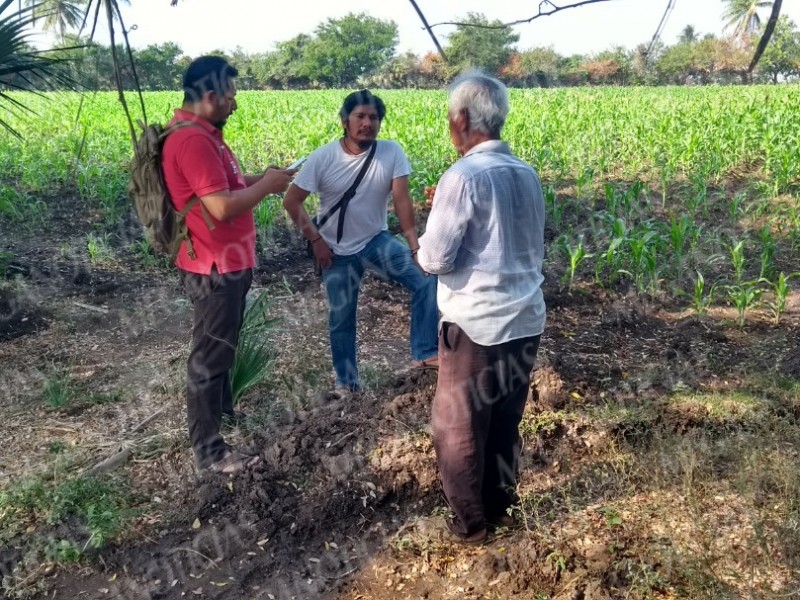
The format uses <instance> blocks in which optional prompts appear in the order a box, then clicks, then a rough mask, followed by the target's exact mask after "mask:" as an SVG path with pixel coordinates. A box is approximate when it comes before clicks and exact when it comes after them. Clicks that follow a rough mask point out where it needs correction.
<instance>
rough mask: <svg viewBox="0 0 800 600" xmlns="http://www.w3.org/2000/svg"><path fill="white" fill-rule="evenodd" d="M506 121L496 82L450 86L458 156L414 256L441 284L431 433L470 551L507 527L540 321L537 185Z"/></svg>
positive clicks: (475, 77)
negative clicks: (507, 134) (515, 150)
mask: <svg viewBox="0 0 800 600" xmlns="http://www.w3.org/2000/svg"><path fill="white" fill-rule="evenodd" d="M507 114H508V92H507V90H506V88H505V86H504V85H503V84H502V83H500V82H499V81H497V80H496V79H493V78H491V77H487V76H485V75H482V74H480V73H471V74H466V75H463V76H461V77H460V78H459V79H457V80H456V81H455V82H454V83H453V85H452V86H451V89H450V97H449V122H450V136H451V138H452V141H453V144H454V145H455V147H456V149H457V150H458V153H459V154H460V155H461V156H462V157H463V158H461V159H460V160H459V161H458V162H456V163H455V164H454V165H453V166H452V167H450V168H449V169H448V170H447V171H446V172H445V173H444V175H442V178H441V179H440V181H439V183H438V184H437V187H436V192H435V195H434V197H433V208H432V209H431V213H430V216H429V218H428V222H427V226H426V231H425V235H424V236H423V237H422V238H421V239H420V241H419V242H420V249H419V252H418V254H417V258H418V260H419V264H420V266H421V267H422V268H423V269H424V270H425V271H427V272H429V273H436V274H437V275H438V276H439V282H438V290H437V298H438V303H439V310H440V311H441V313H442V317H441V322H440V331H439V382H438V385H437V388H436V397H435V399H434V401H433V409H432V425H433V442H434V446H435V449H436V459H437V462H438V465H439V471H440V476H441V479H442V486H443V488H444V492H445V495H446V496H447V500H448V502H449V504H450V508H451V509H452V512H453V517H452V518H451V519H450V520H449V523H448V525H449V528H450V532H451V533H452V534H453V535H454V536H455V538H456V539H457V540H459V541H462V542H464V543H475V544H479V543H482V542H483V541H485V540H486V538H487V535H488V533H487V526H488V527H492V526H510V525H511V524H513V520H512V519H511V517H510V515H509V508H510V507H511V506H512V505H513V504H514V503H515V502H516V501H517V498H516V495H515V493H514V488H515V485H516V476H517V461H518V457H519V449H520V443H519V430H518V428H519V423H520V421H521V419H522V413H523V410H524V408H525V402H526V400H527V396H528V390H529V385H530V373H531V369H532V368H533V364H534V360H535V358H536V352H537V350H538V348H539V338H540V336H541V333H542V331H543V329H544V323H545V305H544V298H543V295H542V289H541V286H542V281H543V277H542V257H543V255H544V217H545V209H544V200H543V197H542V188H541V184H540V183H539V177H538V175H537V174H536V171H535V170H534V169H533V168H532V167H531V166H530V165H528V164H526V163H524V162H523V161H521V160H519V159H518V158H516V157H515V156H514V155H513V154H512V153H511V150H510V149H509V146H508V144H507V143H506V142H504V141H502V140H501V139H500V132H501V130H502V128H503V124H504V123H505V120H506V115H507Z"/></svg>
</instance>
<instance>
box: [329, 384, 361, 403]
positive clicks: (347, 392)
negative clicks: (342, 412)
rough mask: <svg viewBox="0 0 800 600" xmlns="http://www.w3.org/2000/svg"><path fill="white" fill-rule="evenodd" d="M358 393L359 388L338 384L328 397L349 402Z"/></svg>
mask: <svg viewBox="0 0 800 600" xmlns="http://www.w3.org/2000/svg"><path fill="white" fill-rule="evenodd" d="M357 393H358V390H357V389H353V388H351V387H349V386H346V385H337V386H336V387H335V388H334V389H333V391H331V392H328V399H330V400H334V401H337V402H348V401H350V400H352V399H353V396H354V395H355V394H357Z"/></svg>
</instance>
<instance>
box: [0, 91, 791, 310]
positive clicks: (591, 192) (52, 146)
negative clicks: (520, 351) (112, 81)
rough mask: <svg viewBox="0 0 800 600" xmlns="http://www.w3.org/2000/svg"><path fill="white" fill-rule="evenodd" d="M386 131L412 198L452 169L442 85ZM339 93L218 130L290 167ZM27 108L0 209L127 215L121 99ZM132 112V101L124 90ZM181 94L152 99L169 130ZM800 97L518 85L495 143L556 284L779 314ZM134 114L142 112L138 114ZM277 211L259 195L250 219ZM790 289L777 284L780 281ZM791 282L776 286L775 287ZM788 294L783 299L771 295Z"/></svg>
mask: <svg viewBox="0 0 800 600" xmlns="http://www.w3.org/2000/svg"><path fill="white" fill-rule="evenodd" d="M381 95H382V96H383V98H384V100H385V101H386V105H387V116H386V118H385V120H384V122H383V127H382V133H381V136H382V137H384V138H390V139H394V140H397V141H398V142H399V143H400V144H401V145H402V146H403V147H404V148H405V150H406V152H407V154H408V156H409V158H410V160H411V164H412V167H413V169H414V174H413V175H412V178H411V189H412V195H413V197H414V198H415V199H417V200H422V197H423V194H422V190H423V189H424V187H425V186H427V185H430V184H433V183H435V182H436V181H437V179H438V177H439V175H440V174H441V173H442V172H443V171H444V170H445V169H446V168H447V167H448V166H449V165H450V164H452V162H453V161H454V160H456V158H457V157H456V155H455V152H454V150H453V148H452V145H451V143H450V140H449V135H448V131H447V121H446V102H447V99H446V94H445V93H444V92H443V91H442V92H439V91H415V90H406V91H386V92H383V93H382V94H381ZM343 96H344V92H341V91H305V92H240V93H239V95H238V104H239V110H238V111H237V112H236V114H234V115H233V116H232V117H231V118H230V119H229V121H228V124H227V126H226V130H225V132H226V137H227V139H228V141H229V143H230V144H231V146H232V147H233V149H234V151H235V152H236V153H237V155H238V156H239V158H240V161H241V162H242V165H243V168H244V169H245V171H247V172H259V171H261V170H263V169H264V168H266V167H267V166H268V165H272V164H275V165H286V164H289V163H290V162H292V161H293V160H294V159H296V158H298V157H299V156H302V155H305V154H308V153H309V152H310V151H312V150H313V149H315V148H316V147H318V146H320V145H322V144H324V143H326V142H328V141H330V140H332V139H335V138H336V137H338V136H339V135H341V127H340V125H339V122H338V117H337V112H338V108H339V105H340V102H341V100H342V98H343ZM15 97H16V98H18V99H19V100H20V101H22V102H23V103H24V104H26V105H28V106H30V107H31V108H32V109H33V110H34V114H22V115H18V116H17V117H14V116H12V117H11V118H10V119H9V122H10V123H11V125H12V126H14V127H15V128H17V129H18V130H19V131H20V132H21V133H22V134H23V136H24V139H23V140H21V141H20V140H17V139H15V138H13V137H12V136H10V135H6V134H3V135H2V136H1V137H0V160H1V161H2V167H1V168H2V172H3V174H4V177H3V178H2V183H1V184H0V214H3V215H5V216H7V217H9V218H17V219H20V220H25V221H28V222H31V221H32V222H35V221H36V219H46V218H47V214H48V203H50V202H57V201H58V196H59V195H60V194H64V193H70V194H77V195H78V196H79V197H80V198H81V199H82V200H84V201H85V202H86V205H87V208H88V207H91V208H92V209H95V210H97V209H99V210H100V211H101V214H103V215H104V218H105V219H106V222H108V223H113V222H115V221H117V220H119V219H120V218H121V215H122V211H127V210H128V209H127V203H126V199H125V187H126V183H127V173H126V164H127V162H128V160H129V158H130V153H131V142H130V133H129V129H128V126H127V122H126V120H125V118H124V114H123V112H122V108H121V105H120V103H119V100H118V98H117V95H116V94H113V93H99V94H95V95H85V96H78V95H74V94H58V95H50V96H46V97H39V96H33V95H17V96H15ZM127 100H128V104H129V106H131V107H132V109H133V110H134V111H135V110H136V109H137V108H138V106H139V103H138V99H137V98H136V97H135V96H133V95H130V96H128V98H127ZM180 100H181V96H180V94H178V93H172V92H150V93H146V94H145V103H146V107H147V115H148V118H149V120H150V121H154V122H165V121H166V120H168V119H169V117H170V116H171V113H172V109H173V108H174V107H175V106H177V105H179V103H180ZM799 105H800V87H796V86H789V85H785V86H779V87H778V86H775V87H759V86H754V87H729V88H709V87H704V88H696V89H693V88H686V87H682V88H640V89H635V88H626V89H615V88H597V89H585V88H584V89H559V90H512V91H511V114H510V115H509V119H508V122H507V124H506V127H505V130H504V138H505V139H506V140H508V141H509V142H510V144H511V147H512V149H513V150H514V152H515V153H516V154H517V155H519V156H520V157H521V158H523V159H524V160H526V161H528V162H530V163H531V164H532V165H534V166H535V167H536V168H537V169H538V170H539V172H540V175H541V177H542V181H543V184H544V187H545V199H546V203H547V218H548V223H547V226H548V230H549V232H550V234H551V235H550V244H549V256H548V261H549V263H550V265H551V266H552V269H553V270H554V271H555V272H556V273H557V275H558V276H559V277H561V279H562V281H563V283H564V285H567V286H569V287H570V288H573V287H574V286H580V285H582V284H589V283H593V284H596V285H599V286H602V287H605V288H607V289H609V290H617V291H620V290H631V289H634V290H635V291H636V292H637V293H639V294H649V295H652V296H657V295H664V294H666V295H668V296H671V297H673V298H681V299H684V300H685V302H686V303H687V304H688V305H691V306H692V307H693V308H694V309H695V310H697V311H698V312H703V311H705V310H707V308H708V307H709V306H711V305H712V304H713V303H715V302H723V303H727V304H728V305H730V306H733V307H736V308H737V310H739V314H740V316H741V319H740V323H741V324H743V323H744V314H745V313H746V311H747V310H748V309H750V308H753V307H754V306H756V305H759V306H762V307H763V306H771V307H772V309H771V310H772V314H773V317H774V318H775V319H776V320H777V319H780V313H781V309H780V307H781V297H783V298H784V301H785V294H788V293H789V291H790V287H789V283H788V282H789V281H790V280H791V278H792V273H791V269H792V267H793V265H794V264H795V263H796V262H797V261H796V258H797V253H796V252H797V247H798V243H800V206H798V196H797V192H798V184H800V114H799V113H798V111H797V110H796V107H797V106H799ZM134 118H135V119H137V118H139V115H138V114H135V116H134ZM280 213H281V208H280V201H279V200H278V199H275V198H273V199H269V200H268V201H266V202H265V203H263V204H262V205H261V206H260V207H259V209H258V213H257V218H258V221H259V223H260V224H261V225H262V226H269V225H270V224H271V223H272V222H273V221H274V219H275V218H276V216H277V215H279V214H280ZM781 282H782V283H781ZM781 286H783V287H781ZM782 294H783V296H781V295H782Z"/></svg>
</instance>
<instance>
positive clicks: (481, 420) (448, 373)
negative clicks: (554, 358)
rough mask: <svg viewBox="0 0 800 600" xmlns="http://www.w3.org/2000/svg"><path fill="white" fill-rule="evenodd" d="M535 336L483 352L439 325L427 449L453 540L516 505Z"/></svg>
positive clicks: (457, 330) (536, 342) (460, 333)
mask: <svg viewBox="0 0 800 600" xmlns="http://www.w3.org/2000/svg"><path fill="white" fill-rule="evenodd" d="M540 337H541V336H538V335H537V336H533V337H527V338H522V339H517V340H512V341H510V342H505V343H503V344H499V345H496V346H481V345H479V344H476V343H475V342H473V341H472V340H471V339H470V338H469V337H468V336H467V334H466V333H464V331H463V330H462V329H461V328H460V327H459V326H458V325H456V324H455V323H447V322H445V323H442V329H441V332H440V333H439V383H438V385H437V387H436V396H435V398H434V400H433V409H432V428H433V444H434V448H435V450H436V461H437V463H438V465H439V474H440V477H441V480H442V487H443V488H444V493H445V496H447V501H448V502H449V504H450V508H451V509H452V511H453V513H454V514H455V520H454V522H453V529H454V531H455V532H456V533H458V534H461V535H464V536H468V535H472V534H473V533H476V532H478V531H480V530H481V529H483V528H484V527H486V523H487V521H488V522H493V521H496V520H497V519H498V518H499V517H501V516H503V515H504V514H505V513H506V509H508V508H509V507H510V506H511V505H513V504H514V503H515V502H516V501H517V497H516V493H515V491H514V488H515V486H516V480H517V469H518V459H519V450H520V438H519V423H520V421H521V420H522V413H523V410H524V409H525V402H526V400H527V398H528V390H529V387H530V374H531V369H532V368H533V364H534V362H535V359H536V352H537V350H538V349H539V338H540Z"/></svg>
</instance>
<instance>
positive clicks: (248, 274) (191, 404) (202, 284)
mask: <svg viewBox="0 0 800 600" xmlns="http://www.w3.org/2000/svg"><path fill="white" fill-rule="evenodd" d="M180 274H181V280H182V281H183V286H184V288H185V289H186V292H187V294H188V295H189V298H190V299H191V301H192V306H193V307H194V325H193V328H192V350H191V352H190V354H189V365H188V369H187V381H186V413H187V419H188V423H189V440H190V441H191V443H192V449H193V450H194V454H195V459H196V460H197V464H198V466H199V467H201V468H205V467H207V466H208V465H210V464H211V463H214V462H216V461H218V460H220V459H221V458H222V457H223V455H224V454H225V451H226V446H225V441H224V440H223V439H222V436H221V435H220V433H219V429H220V425H221V423H222V415H223V413H229V414H231V413H233V397H232V394H231V380H230V369H231V367H232V366H233V360H234V357H235V356H236V344H237V343H238V341H239V330H240V329H241V327H242V320H243V317H244V309H245V298H246V296H247V291H248V290H249V289H250V284H251V282H252V279H253V274H252V271H251V270H250V269H246V270H244V271H237V272H235V273H226V274H224V275H220V274H219V273H217V271H216V268H215V269H214V270H212V272H211V275H197V274H195V273H188V272H186V271H180Z"/></svg>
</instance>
